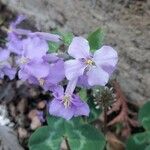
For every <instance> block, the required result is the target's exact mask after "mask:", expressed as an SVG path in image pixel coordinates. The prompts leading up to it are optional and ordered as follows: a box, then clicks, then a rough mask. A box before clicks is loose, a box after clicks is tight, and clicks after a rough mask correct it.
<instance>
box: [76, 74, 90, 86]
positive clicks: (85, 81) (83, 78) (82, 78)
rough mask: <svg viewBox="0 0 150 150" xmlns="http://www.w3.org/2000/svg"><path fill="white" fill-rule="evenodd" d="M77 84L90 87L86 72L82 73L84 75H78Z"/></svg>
mask: <svg viewBox="0 0 150 150" xmlns="http://www.w3.org/2000/svg"><path fill="white" fill-rule="evenodd" d="M77 85H78V86H79V87H82V88H87V89H89V88H90V87H91V86H90V85H89V83H88V77H87V75H86V74H84V75H82V76H79V78H78V82H77Z"/></svg>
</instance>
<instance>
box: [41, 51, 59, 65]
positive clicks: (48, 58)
mask: <svg viewBox="0 0 150 150" xmlns="http://www.w3.org/2000/svg"><path fill="white" fill-rule="evenodd" d="M43 59H44V61H47V62H49V63H54V62H56V61H58V60H59V59H60V58H59V57H57V56H56V53H51V54H46V55H45V56H44V57H43Z"/></svg>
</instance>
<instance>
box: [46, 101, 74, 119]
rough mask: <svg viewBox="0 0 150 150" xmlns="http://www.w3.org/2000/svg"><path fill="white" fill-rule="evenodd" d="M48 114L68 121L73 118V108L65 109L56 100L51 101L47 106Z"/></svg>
mask: <svg viewBox="0 0 150 150" xmlns="http://www.w3.org/2000/svg"><path fill="white" fill-rule="evenodd" d="M49 113H50V114H51V115H54V116H58V117H62V118H64V119H66V120H69V119H71V118H72V117H73V114H74V108H72V107H70V108H65V107H64V105H63V103H61V101H59V100H57V99H53V100H52V101H51V103H50V104H49Z"/></svg>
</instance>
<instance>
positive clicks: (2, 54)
mask: <svg viewBox="0 0 150 150" xmlns="http://www.w3.org/2000/svg"><path fill="white" fill-rule="evenodd" d="M9 55H10V52H9V51H7V50H1V49H0V62H1V61H5V60H7V59H8V58H9Z"/></svg>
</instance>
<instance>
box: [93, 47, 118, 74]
mask: <svg viewBox="0 0 150 150" xmlns="http://www.w3.org/2000/svg"><path fill="white" fill-rule="evenodd" d="M93 60H94V62H95V63H96V65H97V66H99V67H101V68H102V69H104V70H105V71H106V72H107V73H109V74H111V73H112V72H113V70H114V69H115V66H116V64H117V62H118V54H117V52H116V51H115V50H114V49H113V48H112V47H110V46H103V47H102V48H101V49H99V50H97V51H96V52H95V53H94V57H93Z"/></svg>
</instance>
